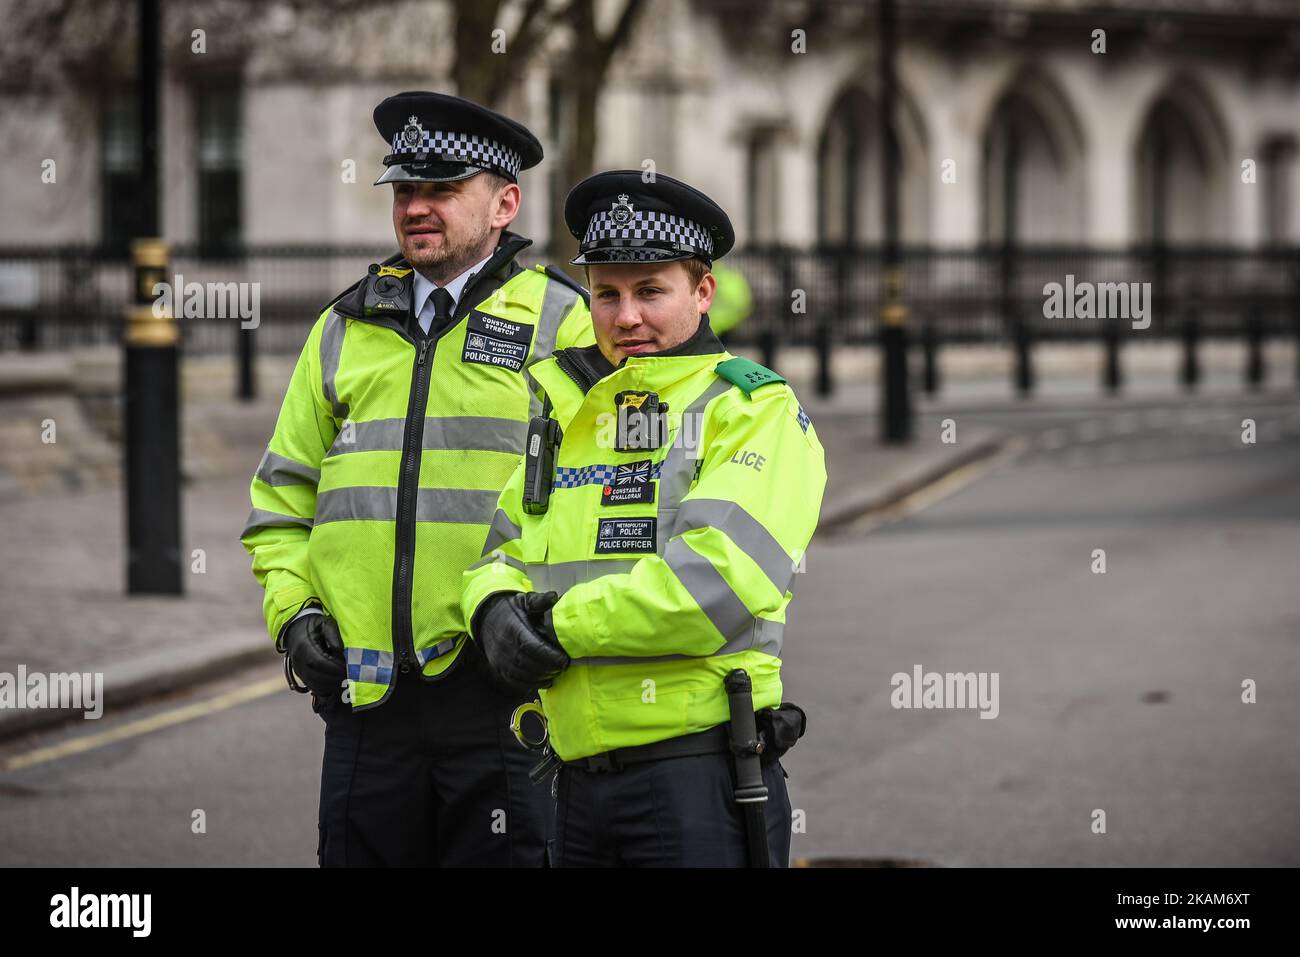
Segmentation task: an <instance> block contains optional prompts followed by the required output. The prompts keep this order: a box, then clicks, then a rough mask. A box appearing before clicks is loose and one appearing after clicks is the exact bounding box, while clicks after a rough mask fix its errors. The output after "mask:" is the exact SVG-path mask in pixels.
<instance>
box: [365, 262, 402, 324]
mask: <svg viewBox="0 0 1300 957" xmlns="http://www.w3.org/2000/svg"><path fill="white" fill-rule="evenodd" d="M410 275H411V270H410V269H397V268H395V267H393V266H379V265H371V267H370V276H369V278H368V279H367V281H366V296H365V300H364V302H363V303H362V307H361V308H362V309H363V310H364V311H365V314H366V315H367V316H394V315H395V316H405V315H406V314H407V312H409V311H410V308H411V283H410V281H409V277H410Z"/></svg>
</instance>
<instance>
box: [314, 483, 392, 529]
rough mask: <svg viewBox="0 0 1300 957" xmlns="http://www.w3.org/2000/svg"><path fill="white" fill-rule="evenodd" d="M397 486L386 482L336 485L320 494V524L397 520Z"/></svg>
mask: <svg viewBox="0 0 1300 957" xmlns="http://www.w3.org/2000/svg"><path fill="white" fill-rule="evenodd" d="M395 521H397V489H395V488H390V487H388V486H383V485H354V486H351V487H350V488H332V489H330V490H329V491H326V492H321V493H320V494H319V495H317V496H316V524H317V525H324V524H325V523H326V522H395Z"/></svg>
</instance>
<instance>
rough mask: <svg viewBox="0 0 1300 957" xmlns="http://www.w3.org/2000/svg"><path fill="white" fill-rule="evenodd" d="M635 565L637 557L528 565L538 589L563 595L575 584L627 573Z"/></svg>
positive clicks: (529, 573)
mask: <svg viewBox="0 0 1300 957" xmlns="http://www.w3.org/2000/svg"><path fill="white" fill-rule="evenodd" d="M635 565H636V559H633V558H606V559H602V560H599V561H597V560H591V561H588V560H579V561H576V562H553V563H552V564H549V565H530V566H528V577H529V578H531V579H532V582H533V586H534V587H535V588H536V589H537V590H538V591H554V592H559V593H560V594H561V595H563V594H564V593H565V592H566V591H568V590H569V589H570V588H572V587H573V586H574V585H581V584H582V583H583V582H589V581H595V580H596V579H597V578H604V577H605V576H606V575H624V574H627V573H628V572H630V571H631V570H632V568H633V567H634V566H635Z"/></svg>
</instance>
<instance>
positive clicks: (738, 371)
mask: <svg viewBox="0 0 1300 957" xmlns="http://www.w3.org/2000/svg"><path fill="white" fill-rule="evenodd" d="M713 371H714V372H716V373H717V374H718V375H720V376H722V378H724V379H726V380H727V381H728V382H731V383H733V384H735V385H738V386H740V387H741V388H742V389H744V390H745V393H746V394H748V393H750V392H753V391H754V390H755V389H757V388H758V387H759V386H761V385H768V384H770V383H772V382H784V381H785V377H784V376H780V375H777V374H776V373H775V372H773V371H772V370H771V369H769V368H767V367H766V366H761V365H759V364H758V363H757V362H755V361H754V360H753V359H745V358H743V357H741V356H736V357H735V358H734V359H728V360H726V361H725V362H719V363H718V364H717V365H716V366H714V367H713Z"/></svg>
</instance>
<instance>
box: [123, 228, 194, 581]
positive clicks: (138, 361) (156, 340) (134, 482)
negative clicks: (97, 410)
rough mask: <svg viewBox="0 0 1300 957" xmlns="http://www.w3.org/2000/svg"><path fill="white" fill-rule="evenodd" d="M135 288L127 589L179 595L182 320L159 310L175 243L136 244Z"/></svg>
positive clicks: (127, 438)
mask: <svg viewBox="0 0 1300 957" xmlns="http://www.w3.org/2000/svg"><path fill="white" fill-rule="evenodd" d="M131 253H132V256H133V258H134V260H135V292H134V296H133V297H132V299H133V302H132V304H131V305H130V306H128V308H127V313H126V330H125V335H124V337H123V338H124V343H123V344H124V346H125V352H126V355H125V371H126V386H125V390H126V401H125V403H124V405H125V409H124V415H125V422H124V439H123V446H124V449H123V451H124V455H125V464H126V469H125V471H126V531H127V561H126V575H127V586H126V587H127V592H128V593H129V594H132V595H141V594H152V595H179V594H180V593H181V591H182V588H181V560H180V540H181V527H180V522H181V487H180V385H179V376H178V370H177V364H178V359H179V348H178V344H177V342H178V336H177V326H176V318H175V317H174V316H172V314H171V307H170V305H169V304H166V303H161V304H159V307H158V309H157V312H158V313H161V315H158V314H156V313H155V306H154V296H153V289H154V286H155V284H157V283H160V282H166V281H167V280H166V278H165V277H166V276H167V258H168V257H167V246H166V244H165V243H163V241H162V240H160V239H137V240H135V242H133V243H132V244H131Z"/></svg>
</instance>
